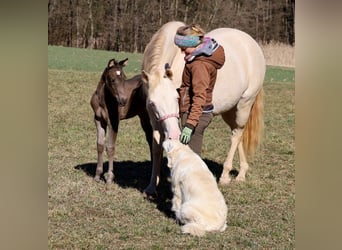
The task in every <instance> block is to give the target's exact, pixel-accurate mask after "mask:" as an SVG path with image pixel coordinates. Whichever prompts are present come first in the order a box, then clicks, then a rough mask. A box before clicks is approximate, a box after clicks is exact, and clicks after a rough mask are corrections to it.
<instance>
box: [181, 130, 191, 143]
mask: <svg viewBox="0 0 342 250" xmlns="http://www.w3.org/2000/svg"><path fill="white" fill-rule="evenodd" d="M191 134H192V129H191V128H188V127H184V128H183V130H182V133H181V135H180V141H181V142H182V143H183V144H188V143H189V141H190V138H191Z"/></svg>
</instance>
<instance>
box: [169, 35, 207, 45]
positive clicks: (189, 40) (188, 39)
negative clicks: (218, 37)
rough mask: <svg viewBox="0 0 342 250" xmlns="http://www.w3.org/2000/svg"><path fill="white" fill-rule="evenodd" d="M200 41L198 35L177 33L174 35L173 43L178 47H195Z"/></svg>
mask: <svg viewBox="0 0 342 250" xmlns="http://www.w3.org/2000/svg"><path fill="white" fill-rule="evenodd" d="M200 43H201V41H200V37H199V36H181V35H178V34H176V35H175V44H176V45H177V46H178V47H196V46H197V45H198V44H200Z"/></svg>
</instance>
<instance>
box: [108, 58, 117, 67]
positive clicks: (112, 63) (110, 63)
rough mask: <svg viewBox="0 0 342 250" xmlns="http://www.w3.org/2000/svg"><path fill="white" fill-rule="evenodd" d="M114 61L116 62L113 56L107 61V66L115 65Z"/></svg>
mask: <svg viewBox="0 0 342 250" xmlns="http://www.w3.org/2000/svg"><path fill="white" fill-rule="evenodd" d="M115 63H116V61H115V59H114V58H113V59H110V60H109V62H108V65H107V68H110V67H113V66H114V65H115Z"/></svg>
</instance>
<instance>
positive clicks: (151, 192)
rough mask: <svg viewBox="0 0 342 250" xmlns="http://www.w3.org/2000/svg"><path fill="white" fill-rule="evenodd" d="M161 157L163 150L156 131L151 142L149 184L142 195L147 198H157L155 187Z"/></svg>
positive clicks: (157, 181) (158, 176) (157, 182)
mask: <svg viewBox="0 0 342 250" xmlns="http://www.w3.org/2000/svg"><path fill="white" fill-rule="evenodd" d="M162 155H163V148H162V144H161V138H160V133H159V131H158V130H154V131H153V142H152V175H151V179H150V184H149V185H148V186H147V188H145V190H144V195H145V196H146V197H148V198H154V197H156V196H157V185H158V184H159V178H160V166H161V164H162Z"/></svg>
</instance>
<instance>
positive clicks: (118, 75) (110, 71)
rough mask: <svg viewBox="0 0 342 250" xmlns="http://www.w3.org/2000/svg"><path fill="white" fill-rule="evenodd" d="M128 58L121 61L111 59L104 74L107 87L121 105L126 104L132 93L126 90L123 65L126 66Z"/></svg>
mask: <svg viewBox="0 0 342 250" xmlns="http://www.w3.org/2000/svg"><path fill="white" fill-rule="evenodd" d="M127 60H128V58H126V59H124V60H122V61H119V62H118V61H116V60H115V59H111V60H109V62H108V65H107V68H106V69H105V71H104V73H103V75H102V80H103V81H104V82H105V84H106V88H107V89H108V90H109V91H110V92H111V94H112V95H113V97H115V99H116V100H117V102H118V104H119V105H120V106H124V105H125V104H126V102H127V99H128V98H129V95H130V94H128V93H127V91H126V85H125V80H126V75H125V73H124V72H123V67H125V66H126V64H127Z"/></svg>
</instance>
